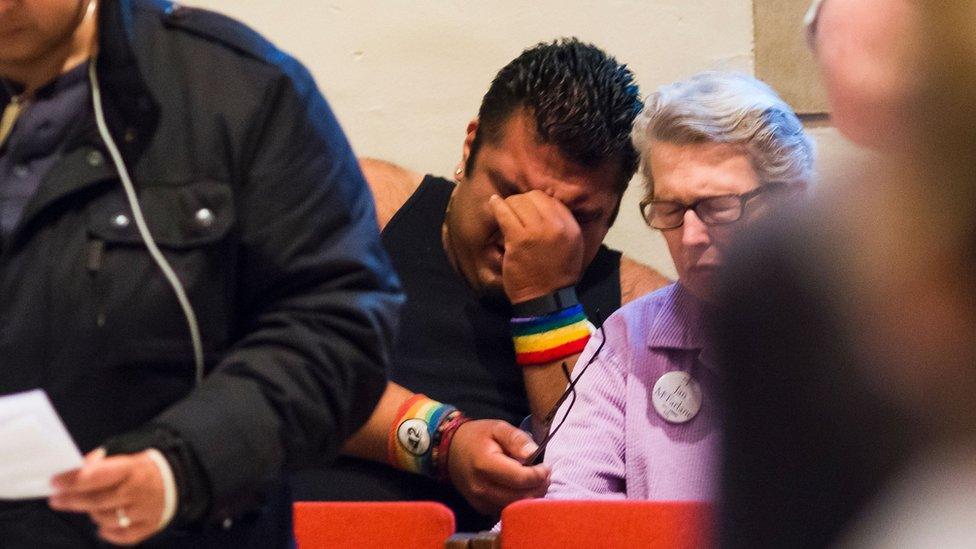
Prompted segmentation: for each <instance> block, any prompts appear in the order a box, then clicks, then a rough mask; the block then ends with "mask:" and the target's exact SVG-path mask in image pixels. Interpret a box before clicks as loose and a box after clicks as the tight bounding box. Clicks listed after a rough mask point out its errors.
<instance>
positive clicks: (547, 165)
mask: <svg viewBox="0 0 976 549" xmlns="http://www.w3.org/2000/svg"><path fill="white" fill-rule="evenodd" d="M640 107H641V101H640V96H639V92H638V88H637V85H636V84H635V83H634V79H633V75H632V74H631V72H630V70H629V69H627V67H626V66H625V65H623V64H621V63H619V62H618V61H617V60H616V59H614V58H613V57H611V56H609V55H608V54H607V53H606V52H604V51H602V50H600V49H599V48H598V47H596V46H594V45H592V44H586V43H584V42H581V41H579V40H576V39H562V40H557V41H554V42H550V43H540V44H537V45H535V46H533V47H531V48H528V49H526V50H525V51H524V52H522V53H521V54H520V55H519V56H518V57H516V58H515V59H513V60H512V61H511V62H509V63H508V64H507V65H506V66H505V67H503V68H502V69H501V70H500V71H499V72H498V74H497V75H496V77H495V78H494V80H493V81H492V83H491V85H490V86H489V89H488V91H487V93H486V94H485V96H484V98H483V100H482V102H481V107H480V108H479V112H478V117H477V118H475V119H474V120H472V121H471V122H470V123H469V124H468V126H467V132H466V134H465V136H464V140H463V141H462V142H461V144H462V147H461V151H459V152H460V158H459V161H458V164H457V168H456V169H455V171H454V181H450V180H447V179H444V178H441V177H437V176H434V175H426V176H425V175H422V174H417V173H412V172H410V171H408V170H405V169H403V168H400V167H397V166H394V165H391V164H388V163H382V162H378V161H371V160H366V161H364V162H363V168H364V172H365V174H366V178H367V182H368V183H369V185H370V189H371V190H372V191H373V196H374V197H375V199H376V204H377V210H378V212H377V213H378V221H379V224H380V228H381V230H382V239H383V244H384V246H386V249H387V251H388V253H389V254H390V257H391V258H392V260H393V264H394V267H395V268H396V269H397V272H398V274H399V275H400V278H401V280H402V281H403V284H404V289H405V292H406V294H407V305H406V310H405V317H404V318H405V319H407V320H406V321H405V322H404V324H403V331H402V332H401V335H400V338H399V340H398V342H397V345H396V348H395V350H394V353H393V359H392V364H391V367H390V383H389V384H388V385H387V389H386V392H385V394H384V395H383V398H382V400H381V402H380V405H379V406H378V407H377V409H376V411H375V412H374V413H373V415H372V417H371V418H370V420H369V421H368V422H367V424H366V426H365V427H364V428H363V429H361V430H360V431H359V432H358V433H356V435H355V436H354V437H352V439H351V440H350V441H349V443H348V444H347V446H346V449H347V450H348V451H349V453H350V454H352V455H353V456H356V457H357V458H365V459H354V458H346V459H342V460H340V461H339V462H338V463H336V464H335V465H334V466H333V467H331V468H329V469H323V470H318V471H309V472H306V473H304V474H302V475H301V476H300V477H298V478H296V481H295V487H296V494H297V496H298V497H302V498H309V499H332V500H346V499H355V500H436V501H441V502H443V503H445V504H446V505H448V506H449V507H451V509H452V510H453V511H454V513H455V515H456V517H457V521H458V529H459V530H462V531H471V530H482V529H485V528H488V527H490V526H491V524H493V523H494V521H495V520H496V517H493V516H491V515H492V514H494V513H497V512H498V511H499V510H501V508H502V507H504V506H505V505H506V504H508V503H510V502H511V501H514V500H516V499H519V498H524V497H532V496H541V495H542V494H544V493H545V490H546V488H547V486H548V481H549V471H548V468H547V467H546V466H544V465H536V466H532V467H528V466H523V465H522V460H525V459H526V458H527V457H528V456H529V455H530V454H531V453H532V452H533V451H534V450H535V443H534V442H532V439H531V437H530V436H529V435H528V434H527V433H525V432H524V431H522V430H520V429H518V428H517V427H516V426H517V425H519V424H520V423H521V422H522V421H523V419H524V418H525V417H526V416H527V415H528V414H532V416H533V420H534V424H535V426H536V431H537V432H544V431H545V430H546V427H545V426H544V423H545V419H546V416H547V414H548V412H549V410H550V409H551V408H552V406H553V403H554V402H555V401H556V400H557V399H558V397H559V394H560V393H561V392H562V390H563V389H564V388H565V386H566V378H565V377H564V374H563V372H562V369H561V364H562V363H564V362H565V363H567V364H568V365H570V366H571V365H572V364H574V363H575V357H576V356H577V355H578V354H579V352H580V351H581V350H582V348H583V345H584V344H585V342H586V338H588V337H589V331H588V329H587V326H586V318H587V317H588V318H589V319H590V320H592V321H593V322H595V323H599V322H600V320H601V319H602V318H603V317H606V316H607V315H609V314H610V313H611V312H612V311H614V310H616V309H617V308H618V307H620V304H621V303H625V302H627V301H630V300H632V299H634V298H636V297H638V296H640V295H643V294H645V293H647V292H650V291H652V290H654V289H656V288H658V287H660V286H663V285H664V284H666V283H667V280H666V279H665V278H664V277H662V276H660V275H659V274H658V273H656V272H655V271H653V270H652V269H650V268H649V267H646V266H643V265H640V264H639V263H637V262H635V261H633V260H631V259H628V258H626V257H623V256H622V254H621V253H620V252H618V251H615V250H611V249H609V248H608V247H606V246H604V245H603V239H604V237H605V236H606V234H607V231H608V230H609V228H610V226H611V225H612V224H613V221H614V219H615V218H616V215H617V211H618V208H619V207H620V201H621V198H622V197H623V193H624V191H625V189H626V188H627V185H628V183H629V181H630V179H631V178H632V177H633V175H634V172H635V170H636V168H637V152H636V151H635V150H634V148H633V146H632V145H631V143H630V128H631V122H632V121H633V119H634V117H635V116H637V113H638V112H639V111H640ZM513 317H515V318H513ZM540 318H541V320H540ZM533 319H534V320H533ZM530 322H537V324H536V325H535V326H538V325H539V324H538V323H539V322H541V324H542V325H544V327H545V328H546V329H544V330H531V333H526V334H521V335H520V334H519V333H517V332H515V330H517V329H518V328H519V327H524V326H526V325H527V324H528V323H530ZM513 332H515V333H513ZM513 335H514V336H515V337H514V338H513ZM466 418H474V419H476V421H470V422H466V423H465V420H466ZM411 429H413V434H414V436H411ZM367 460H370V461H367ZM377 461H378V462H380V463H376V462H377Z"/></svg>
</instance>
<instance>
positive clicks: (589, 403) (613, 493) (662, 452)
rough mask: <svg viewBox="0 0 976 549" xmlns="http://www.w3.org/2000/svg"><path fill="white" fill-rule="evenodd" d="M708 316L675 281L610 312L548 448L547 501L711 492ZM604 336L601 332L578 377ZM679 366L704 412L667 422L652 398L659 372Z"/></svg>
mask: <svg viewBox="0 0 976 549" xmlns="http://www.w3.org/2000/svg"><path fill="white" fill-rule="evenodd" d="M703 316H704V311H703V305H702V303H701V302H700V301H699V300H698V299H697V298H695V297H694V296H692V295H691V294H690V293H688V291H687V290H685V289H684V288H683V287H682V286H681V285H680V284H679V283H675V284H672V285H670V286H667V287H664V288H661V289H660V290H658V291H656V292H654V293H652V294H650V295H647V296H644V297H642V298H640V299H638V300H636V301H634V302H632V303H629V304H627V305H626V306H624V307H622V308H621V309H620V310H619V311H617V312H616V313H614V314H613V315H612V316H610V318H608V319H607V321H606V322H605V323H604V333H605V334H606V339H607V341H606V344H605V345H604V346H603V349H602V350H601V351H600V354H599V356H598V357H597V359H596V360H595V361H594V362H593V364H592V365H591V366H590V367H589V369H588V370H587V371H586V373H585V374H584V375H583V376H582V378H580V380H579V382H578V383H577V385H576V391H577V400H576V404H575V405H574V406H573V408H572V410H570V412H569V417H568V418H567V419H566V423H565V424H564V425H563V426H562V428H561V429H560V430H559V432H557V433H556V435H555V436H554V437H553V439H552V441H551V442H550V444H549V446H548V448H547V449H546V463H548V464H549V465H550V466H552V484H551V486H550V487H549V493H548V494H546V497H547V498H553V499H618V498H619V499H623V498H628V499H649V500H671V501H692V500H694V501H711V500H712V499H713V492H714V490H715V478H713V475H714V472H715V470H716V469H715V466H716V458H717V456H716V452H717V450H718V442H719V432H718V426H717V421H716V417H715V413H716V408H715V392H716V389H717V383H718V379H717V376H716V373H715V371H714V370H713V369H712V367H711V366H708V365H706V364H707V362H703V361H702V360H701V358H700V356H699V355H700V354H701V353H702V350H703V349H704V348H705V341H704V325H703V320H702V319H703ZM600 340H601V337H600V335H599V332H598V333H597V335H596V336H594V337H593V338H592V339H591V340H590V342H589V344H588V345H587V347H586V349H585V350H584V351H583V354H582V356H581V357H580V361H579V363H578V366H577V368H576V370H575V371H574V375H575V374H578V372H579V371H580V370H581V368H582V365H584V364H586V362H587V361H588V360H589V359H590V357H591V356H592V355H593V353H594V351H596V348H597V346H598V345H599V344H600ZM675 370H682V371H686V372H688V373H690V374H691V376H692V377H693V378H694V379H696V380H697V381H698V382H699V383H700V384H701V389H702V406H701V409H700V410H699V412H698V414H697V415H696V416H695V417H694V418H692V419H691V420H690V421H688V422H686V423H682V424H672V423H668V422H666V421H665V420H664V419H662V418H661V417H660V416H659V415H658V414H657V412H656V411H655V409H654V405H653V403H652V400H651V393H652V389H653V388H654V384H655V383H656V382H657V380H658V378H660V377H661V375H663V374H665V373H667V372H670V371H675ZM568 402H569V400H567V403H566V404H564V405H563V407H562V409H561V410H560V411H559V413H557V414H556V421H557V422H558V421H559V420H560V419H562V417H563V414H564V413H565V412H566V407H567V405H568Z"/></svg>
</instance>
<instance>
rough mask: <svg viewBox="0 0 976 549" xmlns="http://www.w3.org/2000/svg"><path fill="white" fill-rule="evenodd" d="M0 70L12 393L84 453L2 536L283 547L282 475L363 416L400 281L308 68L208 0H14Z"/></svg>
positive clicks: (2, 240)
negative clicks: (58, 423) (29, 394)
mask: <svg viewBox="0 0 976 549" xmlns="http://www.w3.org/2000/svg"><path fill="white" fill-rule="evenodd" d="M0 79H2V82H3V86H2V88H0V105H2V106H3V108H4V112H3V119H2V123H0V205H2V208H0V356H3V364H2V368H0V393H13V392H18V391H24V390H29V389H33V388H38V387H40V388H43V389H45V390H46V391H47V393H48V394H49V395H50V398H51V400H52V402H53V404H54V406H55V408H56V409H57V411H58V412H59V413H60V415H61V416H62V418H63V419H64V421H65V423H66V425H67V427H68V430H69V431H70V433H71V435H72V436H73V437H74V439H75V441H76V442H77V443H78V446H79V447H80V448H81V450H83V451H84V452H88V456H87V457H86V463H85V465H84V467H82V468H81V469H80V470H78V471H74V472H70V473H67V474H64V475H61V476H59V477H56V479H55V481H54V495H53V496H52V497H51V499H50V500H48V501H42V500H35V501H23V502H12V503H4V504H2V505H0V540H2V545H3V546H4V547H10V546H37V545H43V546H66V547H75V546H90V545H92V544H94V543H95V537H96V535H97V536H100V537H101V538H103V539H105V540H108V541H110V542H113V543H136V542H140V541H143V540H146V539H147V538H149V537H150V536H156V537H155V538H153V540H152V542H153V543H159V544H161V545H178V546H185V545H187V544H193V545H194V546H234V547H242V546H260V547H268V546H273V545H286V544H288V543H289V540H290V531H291V528H290V526H291V524H290V521H289V520H288V519H289V516H290V515H289V505H290V500H289V498H288V495H287V493H284V492H283V491H282V489H281V484H280V483H278V482H276V480H275V479H276V478H277V477H278V475H279V473H280V471H281V470H282V468H285V467H293V466H297V465H299V464H301V463H304V462H306V461H308V460H309V459H311V458H312V457H315V458H316V460H318V459H320V458H321V456H323V455H325V456H329V455H334V454H335V453H336V452H337V451H338V449H339V447H340V446H341V444H342V442H343V440H344V439H345V438H346V437H348V436H349V435H350V434H351V433H353V432H354V431H355V430H356V429H357V428H358V427H359V426H360V425H361V424H362V423H363V421H365V419H366V418H367V416H368V415H369V412H370V411H371V410H372V408H373V406H374V404H375V403H376V402H377V399H378V398H379V396H380V394H381V392H382V390H383V386H384V365H385V363H386V360H387V357H388V354H389V344H390V340H391V337H392V334H393V331H394V328H395V318H396V315H395V313H396V312H397V308H398V306H399V304H400V302H401V296H400V294H399V289H398V283H397V281H396V278H395V276H394V274H393V272H392V270H391V268H390V265H389V263H388V261H387V259H386V257H385V255H384V254H383V251H382V249H381V247H380V243H379V239H378V231H377V229H376V225H375V221H374V220H375V217H374V215H375V214H374V210H373V206H372V203H371V200H370V197H369V193H368V191H367V189H366V186H365V184H364V182H363V179H362V176H361V174H360V171H359V169H358V167H357V165H356V161H355V159H354V158H353V155H352V154H351V152H350V149H349V146H348V144H347V142H346V140H345V138H344V136H343V134H342V131H341V130H340V128H339V126H338V124H337V122H336V120H335V118H334V117H333V116H332V114H331V112H330V110H329V107H328V105H327V104H326V103H325V100H324V99H323V98H322V96H321V95H320V94H319V92H318V91H317V89H316V87H315V84H314V82H313V81H312V78H311V77H310V75H309V74H308V73H307V71H306V70H305V69H304V68H303V67H302V66H300V65H299V64H298V63H297V62H296V61H294V60H293V59H291V58H289V57H288V56H286V55H284V54H283V53H281V52H280V51H278V50H277V49H275V48H274V46H272V45H271V44H269V43H268V42H266V41H265V40H263V39H262V38H261V37H259V36H257V35H256V34H255V33H254V32H252V31H250V30H249V29H247V28H245V27H243V26H242V25H240V24H238V23H235V22H233V21H230V20H228V19H226V18H223V17H221V16H218V15H215V14H212V13H207V12H203V11H198V10H188V9H183V8H180V7H178V6H176V5H170V4H167V3H163V2H149V1H142V0H132V1H127V0H118V1H115V0H103V1H102V2H100V3H99V5H96V0H46V1H45V2H13V3H9V2H8V3H3V4H0ZM103 111H104V112H103ZM100 118H101V119H100ZM130 178H131V189H127V188H126V187H125V186H124V182H125V180H127V179H130ZM130 190H131V192H129V191H130ZM136 197H137V200H136ZM191 335H192V337H191ZM96 449H97V450H96ZM29 457H30V456H18V458H22V459H29ZM52 508H53V509H52ZM55 510H57V511H55ZM61 511H70V512H74V513H83V514H68V513H64V512H61ZM86 515H87V516H86ZM93 525H94V526H93ZM161 530H162V532H161Z"/></svg>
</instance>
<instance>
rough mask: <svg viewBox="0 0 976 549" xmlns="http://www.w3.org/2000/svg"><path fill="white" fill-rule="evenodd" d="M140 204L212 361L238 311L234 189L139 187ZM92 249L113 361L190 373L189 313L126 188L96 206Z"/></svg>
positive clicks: (99, 318)
mask: <svg viewBox="0 0 976 549" xmlns="http://www.w3.org/2000/svg"><path fill="white" fill-rule="evenodd" d="M139 203H140V207H141V210H142V213H143V217H144V219H145V223H146V225H147V227H148V229H149V233H150V234H151V236H152V238H153V240H154V241H155V242H156V245H157V246H158V248H159V249H160V252H161V253H162V255H163V256H164V257H165V258H166V260H167V262H168V263H169V264H170V266H171V267H172V268H173V271H174V272H175V274H176V276H177V278H178V279H179V281H180V283H181V285H182V286H183V288H184V290H185V291H186V293H187V296H188V297H189V299H190V302H191V304H192V305H193V308H194V311H195V313H196V316H197V320H198V323H199V325H200V330H201V335H202V337H203V343H204V349H205V351H207V352H206V354H207V355H208V356H210V357H213V356H214V353H215V351H216V350H217V349H220V348H222V347H223V346H224V342H225V341H226V340H227V337H228V336H227V334H228V332H229V329H230V326H229V321H228V319H229V318H230V309H231V307H232V306H233V303H232V300H231V299H230V298H229V296H230V295H232V290H233V289H232V287H231V286H232V284H233V269H234V264H235V255H236V251H235V249H236V248H235V246H234V245H233V244H232V243H231V242H230V240H231V239H229V238H228V235H229V234H230V233H231V232H232V229H233V227H234V226H235V222H236V219H235V211H234V207H233V195H232V192H231V189H230V188H229V187H228V186H227V185H225V184H222V183H220V182H217V181H212V180H200V181H194V182H190V183H184V184H177V185H173V184H170V185H149V186H143V187H142V188H140V191H139ZM88 246H89V247H88V253H87V255H86V262H87V264H86V270H87V272H88V275H89V276H90V277H91V284H92V292H93V296H94V299H95V305H96V307H95V311H96V318H95V323H96V325H97V326H98V328H99V333H100V334H101V338H100V339H101V340H102V344H103V345H104V347H103V348H104V349H105V350H106V353H105V356H106V358H107V360H108V361H110V362H111V361H112V357H118V360H120V361H121V360H125V361H127V362H130V364H129V365H128V366H130V367H131V366H139V365H142V367H148V368H150V369H153V370H156V369H159V368H164V369H166V368H176V369H178V370H180V371H182V370H184V369H187V370H190V371H192V363H193V357H192V346H191V345H190V341H189V329H188V327H187V325H186V320H185V317H184V314H183V311H182V309H181V308H180V306H179V302H178V301H177V298H176V295H175V293H174V291H173V288H172V287H171V286H170V284H169V282H168V281H167V280H166V278H165V276H164V274H163V272H162V270H161V268H160V267H159V266H158V265H157V263H156V261H155V260H154V259H153V258H152V257H151V255H150V253H149V250H148V247H147V246H146V243H145V242H144V240H143V238H142V236H141V235H140V233H139V230H138V227H137V224H136V219H135V214H134V212H133V211H132V210H131V209H130V208H129V205H128V202H127V201H126V199H125V194H124V192H123V191H122V189H121V188H116V189H112V190H111V191H110V192H108V193H106V194H105V195H103V196H101V197H99V198H98V199H96V200H95V201H93V202H92V203H90V205H89V208H88ZM122 350H125V351H126V352H121V351H122ZM133 362H134V363H135V364H132V363H133Z"/></svg>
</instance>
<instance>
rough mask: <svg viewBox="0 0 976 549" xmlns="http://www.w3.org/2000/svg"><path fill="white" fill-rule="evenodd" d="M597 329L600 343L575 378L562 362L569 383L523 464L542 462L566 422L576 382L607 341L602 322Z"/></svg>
mask: <svg viewBox="0 0 976 549" xmlns="http://www.w3.org/2000/svg"><path fill="white" fill-rule="evenodd" d="M597 314H599V313H597ZM598 329H599V330H600V337H601V339H600V344H599V345H598V346H597V348H596V351H594V352H593V356H591V357H590V359H589V360H588V361H587V362H586V364H584V365H583V367H582V368H579V372H578V373H577V374H576V378H575V379H573V377H572V376H571V375H570V372H569V366H567V365H566V363H565V362H563V363H562V369H563V375H564V376H565V377H566V381H568V382H569V385H567V386H566V390H565V391H563V394H562V395H560V396H559V399H558V400H556V403H555V404H553V406H552V409H551V410H550V411H549V413H548V414H546V418H545V419H546V424H548V425H549V426H550V427H549V432H548V433H547V434H546V436H545V438H543V439H542V441H541V442H540V443H539V447H538V448H537V449H536V451H535V452H532V454H531V455H530V456H529V457H527V458H525V460H524V461H522V464H523V465H538V464H539V463H542V458H543V456H544V455H545V451H546V446H548V445H549V441H550V440H552V437H554V436H555V435H556V433H557V432H558V431H559V428H560V427H562V426H563V423H566V418H568V417H569V412H571V411H572V410H573V406H574V405H575V404H576V383H577V382H578V381H579V380H580V378H581V377H583V374H585V373H586V370H588V369H589V367H590V365H591V364H593V362H595V361H596V359H597V357H599V356H600V351H602V350H603V345H604V344H605V343H606V342H607V334H606V332H605V331H604V330H603V322H601V323H600V327H599V328H598ZM567 398H569V399H570V400H569V405H568V406H567V407H566V413H565V414H564V415H563V418H562V420H561V421H560V422H559V423H557V424H556V425H555V426H554V427H553V426H552V422H553V420H555V419H556V413H557V412H558V411H559V408H560V407H561V406H562V405H563V402H565V401H566V399H567Z"/></svg>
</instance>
